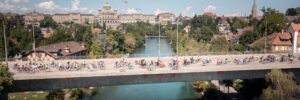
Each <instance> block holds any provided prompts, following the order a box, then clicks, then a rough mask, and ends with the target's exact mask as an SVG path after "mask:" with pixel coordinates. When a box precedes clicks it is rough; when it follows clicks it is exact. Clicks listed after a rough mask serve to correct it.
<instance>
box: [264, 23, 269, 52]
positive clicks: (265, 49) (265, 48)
mask: <svg viewBox="0 0 300 100" xmlns="http://www.w3.org/2000/svg"><path fill="white" fill-rule="evenodd" d="M265 24H266V29H265V47H264V53H266V51H267V32H268V31H267V30H268V27H267V26H268V25H267V24H268V22H267V21H266V23H265Z"/></svg>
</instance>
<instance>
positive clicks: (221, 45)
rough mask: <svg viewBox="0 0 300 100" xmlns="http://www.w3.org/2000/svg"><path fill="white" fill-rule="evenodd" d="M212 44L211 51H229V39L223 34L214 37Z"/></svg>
mask: <svg viewBox="0 0 300 100" xmlns="http://www.w3.org/2000/svg"><path fill="white" fill-rule="evenodd" d="M210 44H211V46H210V51H212V52H227V51H228V50H229V44H228V41H227V40H226V39H225V38H224V37H221V36H216V37H213V38H212V40H211V42H210Z"/></svg>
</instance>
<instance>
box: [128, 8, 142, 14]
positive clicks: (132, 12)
mask: <svg viewBox="0 0 300 100" xmlns="http://www.w3.org/2000/svg"><path fill="white" fill-rule="evenodd" d="M127 13H128V14H142V12H141V10H140V9H135V8H129V9H127Z"/></svg>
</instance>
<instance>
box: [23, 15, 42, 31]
mask: <svg viewBox="0 0 300 100" xmlns="http://www.w3.org/2000/svg"><path fill="white" fill-rule="evenodd" d="M44 18H45V16H44V15H43V14H41V13H38V12H35V11H34V12H30V13H26V14H25V15H24V16H23V19H24V24H25V27H28V26H29V25H34V26H37V27H39V26H40V22H41V21H42V20H43V19H44Z"/></svg>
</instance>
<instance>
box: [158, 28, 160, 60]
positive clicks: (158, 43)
mask: <svg viewBox="0 0 300 100" xmlns="http://www.w3.org/2000/svg"><path fill="white" fill-rule="evenodd" d="M158 31H159V32H158V57H160V23H159V24H158Z"/></svg>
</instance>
